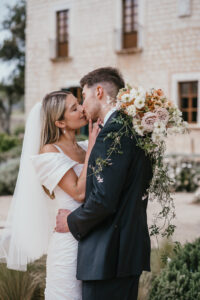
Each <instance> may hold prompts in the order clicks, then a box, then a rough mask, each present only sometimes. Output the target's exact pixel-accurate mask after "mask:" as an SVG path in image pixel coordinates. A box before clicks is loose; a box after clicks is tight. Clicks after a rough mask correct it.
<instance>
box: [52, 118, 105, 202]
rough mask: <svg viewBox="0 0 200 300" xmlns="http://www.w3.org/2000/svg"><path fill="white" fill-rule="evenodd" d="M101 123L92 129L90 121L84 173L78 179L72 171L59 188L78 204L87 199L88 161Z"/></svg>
mask: <svg viewBox="0 0 200 300" xmlns="http://www.w3.org/2000/svg"><path fill="white" fill-rule="evenodd" d="M99 124H100V121H98V122H97V123H96V124H95V125H94V126H93V127H92V121H91V120H90V121H89V141H88V149H87V152H86V155H85V162H84V165H83V169H82V172H81V174H80V176H79V177H77V175H76V173H75V172H74V170H73V169H70V170H69V171H68V172H67V173H66V174H65V175H64V176H63V178H62V179H61V181H60V182H59V184H58V185H59V187H60V188H61V189H62V190H64V191H65V192H66V193H67V194H69V195H70V196H71V197H73V198H74V199H75V200H76V201H78V202H83V201H84V199H85V190H86V177H87V167H88V160H89V157H90V153H91V151H92V148H93V146H94V144H95V141H96V138H97V135H98V134H99V131H100V128H99Z"/></svg>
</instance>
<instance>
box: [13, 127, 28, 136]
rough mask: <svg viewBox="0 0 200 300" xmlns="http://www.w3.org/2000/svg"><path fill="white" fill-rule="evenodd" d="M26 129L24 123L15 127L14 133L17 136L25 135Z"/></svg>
mask: <svg viewBox="0 0 200 300" xmlns="http://www.w3.org/2000/svg"><path fill="white" fill-rule="evenodd" d="M24 131H25V128H24V125H20V126H18V127H16V128H15V130H14V132H13V133H14V135H16V136H20V135H24Z"/></svg>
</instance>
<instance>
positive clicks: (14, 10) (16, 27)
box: [0, 0, 26, 133]
mask: <svg viewBox="0 0 200 300" xmlns="http://www.w3.org/2000/svg"><path fill="white" fill-rule="evenodd" d="M25 24H26V9H25V1H24V0H20V1H18V2H17V4H15V5H14V6H13V7H10V6H8V15H7V17H6V19H5V20H4V21H3V26H2V27H3V28H2V29H3V30H6V31H7V32H8V38H7V39H5V40H3V41H2V43H1V45H0V59H1V60H3V61H5V62H13V63H14V64H15V69H14V71H13V72H12V76H10V77H9V80H6V81H2V82H0V125H1V127H2V129H3V130H4V131H5V132H7V133H10V116H11V113H12V105H13V104H14V103H16V102H19V101H21V100H22V99H23V95H24V70H25Z"/></svg>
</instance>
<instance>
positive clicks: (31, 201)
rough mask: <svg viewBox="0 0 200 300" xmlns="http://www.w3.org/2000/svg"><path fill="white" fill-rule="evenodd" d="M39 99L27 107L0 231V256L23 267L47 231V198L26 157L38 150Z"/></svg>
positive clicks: (41, 249) (39, 251)
mask: <svg viewBox="0 0 200 300" xmlns="http://www.w3.org/2000/svg"><path fill="white" fill-rule="evenodd" d="M41 106H42V105H41V103H37V104H36V105H35V106H34V107H33V109H32V110H31V112H30V114H29V117H28V120H27V123H26V130H25V135H24V141H23V148H22V155H21V160H20V169H19V174H18V178H17V183H16V187H15V192H14V195H13V198H12V202H11V205H10V209H9V213H8V218H7V221H6V225H5V228H4V230H3V232H2V234H1V235H0V258H1V261H5V262H6V263H7V267H8V268H10V269H15V270H22V271H25V270H26V269H27V263H29V262H32V261H34V260H35V259H38V258H40V257H41V256H42V255H43V254H45V253H46V251H47V245H48V240H49V234H50V227H51V226H50V222H49V208H48V205H47V204H48V203H47V201H48V199H47V197H46V196H45V193H44V191H43V189H42V187H41V185H40V183H39V180H38V178H37V175H36V172H35V170H34V167H33V165H32V162H31V159H30V157H31V156H32V155H35V154H38V152H39V147H40V134H41Z"/></svg>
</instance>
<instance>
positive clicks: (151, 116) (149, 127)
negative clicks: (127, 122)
mask: <svg viewBox="0 0 200 300" xmlns="http://www.w3.org/2000/svg"><path fill="white" fill-rule="evenodd" d="M156 121H158V117H157V115H156V114H155V113H153V112H147V113H145V114H144V117H143V118H142V123H141V124H142V126H143V127H144V130H145V131H147V132H151V131H153V126H154V123H155V122H156Z"/></svg>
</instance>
